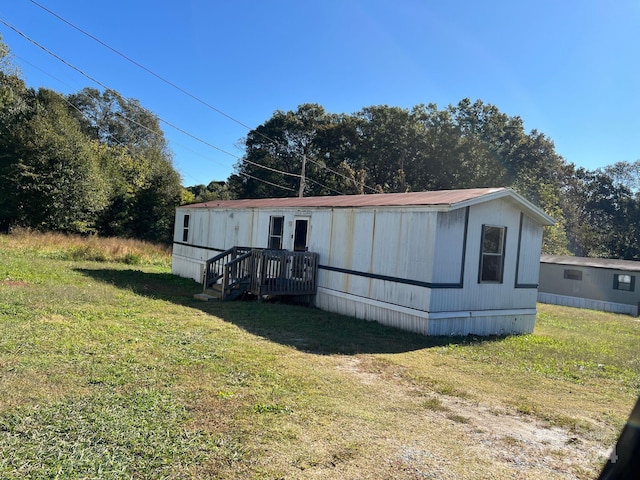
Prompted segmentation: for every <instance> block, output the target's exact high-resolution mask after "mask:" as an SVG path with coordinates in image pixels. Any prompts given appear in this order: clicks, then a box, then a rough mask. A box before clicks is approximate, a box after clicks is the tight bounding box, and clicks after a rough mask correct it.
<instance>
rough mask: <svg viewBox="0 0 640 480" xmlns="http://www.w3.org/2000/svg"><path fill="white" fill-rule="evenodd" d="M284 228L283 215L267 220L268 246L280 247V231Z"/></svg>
mask: <svg viewBox="0 0 640 480" xmlns="http://www.w3.org/2000/svg"><path fill="white" fill-rule="evenodd" d="M283 229H284V217H270V221H269V248H270V249H272V250H281V249H282V231H283Z"/></svg>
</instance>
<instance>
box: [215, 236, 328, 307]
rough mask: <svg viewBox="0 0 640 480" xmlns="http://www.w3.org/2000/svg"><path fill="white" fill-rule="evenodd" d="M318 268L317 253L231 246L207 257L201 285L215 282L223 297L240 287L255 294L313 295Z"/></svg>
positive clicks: (228, 296) (228, 295) (315, 288)
mask: <svg viewBox="0 0 640 480" xmlns="http://www.w3.org/2000/svg"><path fill="white" fill-rule="evenodd" d="M317 272H318V254H317V253H313V252H292V251H288V250H267V249H261V248H247V247H233V248H230V249H229V250H226V251H224V252H222V253H220V254H219V255H216V256H215V257H213V258H211V259H209V260H207V263H206V266H205V271H204V279H203V288H204V289H205V290H207V289H212V288H214V286H215V288H217V289H218V290H219V291H220V295H221V298H222V299H227V298H230V297H231V296H232V295H231V293H232V292H234V293H238V291H239V290H240V289H243V291H248V292H251V293H252V294H254V295H256V296H258V297H262V296H265V295H315V293H316V291H317V283H316V275H317ZM216 284H218V285H216Z"/></svg>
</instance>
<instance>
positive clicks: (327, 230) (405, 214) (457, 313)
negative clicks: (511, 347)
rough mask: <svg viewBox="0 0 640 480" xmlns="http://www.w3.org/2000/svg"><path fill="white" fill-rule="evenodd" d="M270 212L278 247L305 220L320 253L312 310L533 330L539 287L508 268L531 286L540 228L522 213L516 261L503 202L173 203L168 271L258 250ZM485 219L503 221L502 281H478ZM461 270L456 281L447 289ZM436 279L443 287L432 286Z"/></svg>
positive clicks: (419, 324) (197, 271) (511, 223)
mask: <svg viewBox="0 0 640 480" xmlns="http://www.w3.org/2000/svg"><path fill="white" fill-rule="evenodd" d="M440 210H442V209H440ZM185 213H188V214H189V215H191V218H190V220H191V222H190V233H189V240H188V242H187V243H189V244H191V245H192V246H188V245H183V244H181V243H183V242H182V225H183V223H182V219H183V215H184V214H185ZM274 215H276V216H283V217H284V231H283V247H284V248H286V249H292V247H293V234H294V225H295V223H294V222H295V218H296V217H301V216H303V217H306V218H308V219H309V225H308V228H309V230H308V246H309V250H310V251H313V252H317V253H318V254H319V263H320V266H321V269H320V270H319V271H318V286H319V289H318V295H317V296H316V299H315V304H316V306H318V307H319V308H322V309H324V310H328V311H333V312H338V313H343V314H346V315H351V316H354V317H357V318H363V319H367V320H376V321H379V322H381V323H384V324H387V325H392V326H395V327H399V328H403V329H405V330H411V331H415V332H420V333H425V334H431V335H434V334H437V335H440V334H443V335H452V334H463V335H464V334H477V335H489V334H501V333H525V332H531V331H532V330H533V324H534V321H535V304H536V299H537V291H536V289H535V288H515V285H516V266H517V267H518V283H520V284H525V283H526V284H535V283H537V279H538V278H537V276H538V265H539V253H540V242H541V235H542V227H540V226H539V225H538V224H537V223H536V222H534V221H533V220H531V219H530V218H529V217H523V223H522V230H521V232H522V235H521V238H520V256H519V259H518V240H519V233H520V209H518V208H514V206H513V204H512V203H510V202H508V201H506V200H504V199H496V200H491V201H487V202H484V203H477V204H472V205H471V206H470V207H468V213H467V209H466V208H459V209H455V210H453V211H437V209H435V208H433V207H360V208H355V207H349V208H317V207H314V208H309V209H305V210H301V209H298V208H278V209H267V208H265V209H228V210H223V209H215V208H212V209H206V208H202V209H188V208H179V209H177V212H176V230H175V235H174V240H175V242H176V243H174V249H173V252H174V259H173V271H174V273H176V274H178V275H182V276H185V277H190V278H193V279H194V280H197V281H201V278H202V270H203V266H204V263H205V261H206V260H207V259H208V258H210V257H212V256H214V255H215V254H216V253H217V252H219V251H222V250H225V249H228V248H231V247H233V246H236V245H237V246H247V247H258V248H264V247H266V246H267V245H268V238H269V219H270V217H271V216H274ZM467 215H468V216H467ZM465 222H467V235H466V238H465ZM483 224H487V225H495V226H502V227H506V228H507V234H506V243H505V262H504V275H503V282H502V283H500V284H490V283H482V284H481V283H478V268H479V262H480V240H481V233H482V226H483ZM197 247H200V248H197ZM463 251H464V255H463ZM518 260H519V263H518ZM322 267H324V268H322ZM332 269H340V270H342V271H333V270H332ZM462 272H464V275H463V277H462V279H463V288H454V287H456V286H459V282H460V279H461V274H462ZM443 285H444V286H448V287H451V288H438V287H442V286H443ZM430 287H435V288H430Z"/></svg>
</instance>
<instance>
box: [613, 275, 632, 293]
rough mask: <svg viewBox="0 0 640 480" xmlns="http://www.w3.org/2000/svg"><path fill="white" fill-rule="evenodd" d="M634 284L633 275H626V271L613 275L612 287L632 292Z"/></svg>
mask: <svg viewBox="0 0 640 480" xmlns="http://www.w3.org/2000/svg"><path fill="white" fill-rule="evenodd" d="M635 285H636V277H635V275H628V274H626V273H615V274H614V275H613V289H614V290H624V291H627V292H633V291H634V289H635Z"/></svg>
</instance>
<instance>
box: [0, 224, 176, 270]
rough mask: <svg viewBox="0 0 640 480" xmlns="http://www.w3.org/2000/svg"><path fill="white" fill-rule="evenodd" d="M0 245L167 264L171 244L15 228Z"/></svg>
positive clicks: (60, 255)
mask: <svg viewBox="0 0 640 480" xmlns="http://www.w3.org/2000/svg"><path fill="white" fill-rule="evenodd" d="M0 248H5V249H9V250H20V251H22V252H32V253H33V254H35V255H37V256H40V257H45V258H51V259H57V260H76V261H77V260H87V261H98V262H120V263H127V264H132V265H138V264H143V265H170V264H171V247H170V246H167V245H160V244H154V243H150V242H145V241H141V240H135V239H130V238H115V237H111V238H105V237H98V236H80V235H67V234H63V233H56V232H47V233H41V232H34V231H30V230H25V229H15V230H14V231H12V232H11V234H10V235H2V236H0Z"/></svg>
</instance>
